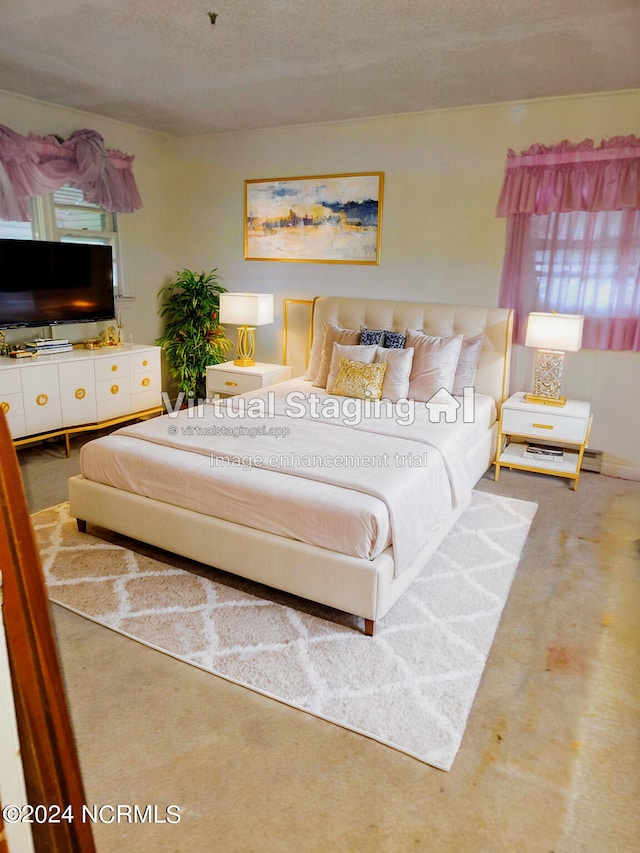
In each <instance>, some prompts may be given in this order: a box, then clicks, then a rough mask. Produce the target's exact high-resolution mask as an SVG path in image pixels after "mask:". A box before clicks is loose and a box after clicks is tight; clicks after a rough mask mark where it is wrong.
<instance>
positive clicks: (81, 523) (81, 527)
mask: <svg viewBox="0 0 640 853" xmlns="http://www.w3.org/2000/svg"><path fill="white" fill-rule="evenodd" d="M76 524H77V525H78V533H86V532H87V522H86V521H85V520H84V518H76Z"/></svg>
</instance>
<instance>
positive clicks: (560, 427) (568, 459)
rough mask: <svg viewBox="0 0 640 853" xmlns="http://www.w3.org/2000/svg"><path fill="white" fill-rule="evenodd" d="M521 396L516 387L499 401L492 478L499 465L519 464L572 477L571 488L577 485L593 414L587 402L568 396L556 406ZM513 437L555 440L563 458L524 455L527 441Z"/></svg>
mask: <svg viewBox="0 0 640 853" xmlns="http://www.w3.org/2000/svg"><path fill="white" fill-rule="evenodd" d="M524 397H525V395H524V392H523V391H519V392H518V393H517V394H513V395H512V396H511V397H509V399H508V400H505V402H504V403H503V404H502V410H501V413H500V424H499V427H498V450H497V455H496V461H495V463H494V464H495V480H496V481H497V480H498V478H499V477H500V468H501V467H506V468H518V469H520V470H522V471H539V472H540V473H543V474H553V475H554V476H556V477H567V478H569V479H570V480H573V488H574V490H575V489H577V488H578V480H579V478H580V466H581V464H582V456H583V454H584V450H585V447H586V446H587V444H588V442H589V432H590V431H591V421H592V418H593V415H592V414H591V411H590V406H589V403H585V402H583V401H581V400H567V402H566V404H565V405H564V406H562V407H560V406H557V407H556V406H546V405H544V404H538V403H527V402H526V401H525V399H524ZM514 437H515V438H518V439H532V440H535V441H536V442H537V443H541V444H551V445H555V444H557V445H559V446H561V447H563V448H564V454H563V459H562V461H561V462H558V461H553V460H551V461H550V460H548V459H546V458H543V459H531V458H529V457H528V456H525V455H524V452H525V450H526V449H527V443H526V442H521V441H513V439H514Z"/></svg>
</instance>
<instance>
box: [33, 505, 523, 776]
mask: <svg viewBox="0 0 640 853" xmlns="http://www.w3.org/2000/svg"><path fill="white" fill-rule="evenodd" d="M536 508H537V506H536V504H534V503H530V502H528V501H520V500H515V499H512V498H505V497H500V496H497V495H490V494H486V493H483V492H474V493H473V499H472V502H471V504H470V505H469V507H468V508H467V510H466V511H465V513H464V514H463V515H462V517H461V518H460V520H459V521H458V523H457V524H456V526H455V527H454V528H453V530H452V531H451V532H450V533H449V535H448V536H447V538H446V539H445V541H444V542H443V543H442V544H441V546H440V548H439V549H438V551H437V552H436V553H435V554H434V555H433V556H432V558H431V559H430V561H429V562H428V564H427V565H426V566H425V569H424V570H423V571H422V573H421V574H420V575H419V576H418V578H416V580H415V581H414V582H413V584H412V585H411V587H410V588H409V589H408V590H407V592H406V593H405V594H404V596H402V597H401V598H400V600H399V601H398V602H397V603H396V604H395V605H394V606H393V608H392V609H391V610H390V611H389V613H388V614H387V615H386V616H385V617H384V619H382V620H380V622H379V624H377V625H376V633H375V636H373V637H366V636H364V634H362V632H361V621H360V620H356V619H355V618H354V617H351V616H349V615H347V614H343V613H339V612H337V611H333V610H330V609H328V608H325V607H322V606H320V605H315V604H313V603H311V602H307V601H303V600H302V599H297V598H295V597H292V596H288V595H286V594H284V593H279V592H277V591H275V590H272V589H269V588H267V587H263V586H260V585H257V584H252V583H249V582H246V581H243V580H242V579H238V578H235V577H234V576H232V575H228V574H226V573H222V572H217V571H215V570H214V571H212V570H209V569H207V568H206V567H204V566H202V565H200V564H198V563H193V562H190V561H188V560H185V559H183V558H180V557H176V556H175V555H172V554H167V553H166V552H163V551H159V550H157V549H152V548H149V547H147V546H141V545H140V544H139V543H135V542H133V541H131V540H128V539H125V538H124V537H118V536H116V535H115V534H112V533H109V532H107V531H103V530H101V529H99V528H91V526H89V528H88V533H85V534H80V533H78V531H77V529H76V524H75V520H74V519H70V518H69V513H68V505H67V504H60V505H59V506H56V507H52V508H50V509H46V510H43V511H41V512H39V513H36V514H35V515H34V516H32V521H33V525H34V530H35V534H36V539H37V542H38V547H39V550H40V555H41V559H42V563H43V569H44V573H45V578H46V581H47V586H48V589H49V597H50V599H51V600H52V601H55V602H56V603H58V604H60V605H62V606H64V607H67V608H68V609H70V610H72V611H74V612H76V613H79V614H81V615H82V616H85V617H87V618H89V619H92V620H94V621H95V622H97V623H99V624H101V625H104V626H106V627H108V628H111V629H113V630H115V631H118V632H119V633H121V634H124V635H125V636H127V637H130V638H131V639H133V640H136V641H138V642H141V643H144V644H146V645H148V646H151V647H153V648H155V649H158V650H160V651H162V652H164V653H166V654H169V655H172V656H173V657H175V658H177V659H179V660H182V661H185V662H186V663H189V664H192V665H194V666H198V667H200V668H202V669H204V670H207V671H209V672H211V673H213V674H214V675H218V676H221V677H222V678H225V679H228V680H229V681H232V682H234V683H237V684H240V685H243V686H245V687H247V688H249V689H251V690H255V691H257V692H259V693H262V694H264V695H266V696H269V697H271V698H273V699H276V700H278V701H281V702H285V703H286V704H288V705H291V706H292V707H294V708H299V709H300V710H301V711H306V712H308V713H311V714H314V715H316V716H318V717H321V718H323V719H326V720H328V721H329V722H331V723H335V724H337V725H340V726H343V727H345V728H347V729H350V730H352V731H355V732H359V733H360V734H362V735H365V736H367V737H370V738H373V739H374V740H377V741H379V742H381V743H383V744H386V745H387V746H390V747H393V748H395V749H398V750H400V751H402V752H405V753H407V754H408V755H411V756H413V757H415V758H416V759H418V760H420V761H423V762H425V763H427V764H430V765H433V766H434V767H437V768H440V769H442V770H449V769H450V767H451V765H452V763H453V760H454V758H455V755H456V753H457V751H458V749H459V747H460V743H461V741H462V737H463V735H464V730H465V727H466V723H467V719H468V716H469V713H470V711H471V708H472V705H473V701H474V698H475V695H476V692H477V690H478V687H479V685H480V682H481V678H482V673H483V671H484V668H485V664H486V662H487V658H488V656H489V651H490V649H491V644H492V642H493V639H494V636H495V633H496V630H497V628H498V625H499V622H500V616H501V614H502V611H503V608H504V605H505V602H506V601H507V597H508V594H509V589H510V586H511V582H512V580H513V577H514V574H515V572H516V569H517V565H518V561H519V558H520V554H521V552H522V548H523V546H524V542H525V540H526V537H527V534H528V531H529V527H530V525H531V522H532V520H533V517H534V515H535V512H536ZM94 533H96V534H98V535H94ZM302 570H304V569H303V568H302Z"/></svg>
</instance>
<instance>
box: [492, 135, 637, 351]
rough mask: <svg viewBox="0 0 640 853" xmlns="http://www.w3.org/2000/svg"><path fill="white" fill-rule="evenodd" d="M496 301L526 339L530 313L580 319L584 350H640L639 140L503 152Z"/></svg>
mask: <svg viewBox="0 0 640 853" xmlns="http://www.w3.org/2000/svg"><path fill="white" fill-rule="evenodd" d="M497 214H498V216H506V217H508V221H507V241H506V242H507V245H506V253H505V260H504V267H503V271H502V281H501V286H500V299H499V304H500V306H501V307H508V308H514V309H515V312H516V320H515V332H514V338H515V340H516V342H517V343H523V342H524V334H525V328H526V320H527V316H528V314H529V313H530V312H531V311H559V312H561V313H571V314H574V313H580V314H584V316H585V323H584V331H583V344H582V345H583V347H585V348H587V349H612V350H636V351H637V350H640V139H638V138H636V137H634V136H628V137H614V138H613V139H609V140H605V141H603V142H602V143H601V145H600V146H599V147H598V148H594V145H593V142H592V141H591V140H585V141H584V142H581V143H577V144H574V143H571V142H567V141H565V142H561V143H560V144H559V145H555V146H551V147H546V146H543V145H539V144H536V145H533V146H531V148H529V149H528V150H527V151H525V152H523V153H522V155H520V156H516V155H515V154H514V152H513V151H509V152H508V156H507V163H506V168H505V179H504V184H503V187H502V192H501V194H500V200H499V202H498V210H497Z"/></svg>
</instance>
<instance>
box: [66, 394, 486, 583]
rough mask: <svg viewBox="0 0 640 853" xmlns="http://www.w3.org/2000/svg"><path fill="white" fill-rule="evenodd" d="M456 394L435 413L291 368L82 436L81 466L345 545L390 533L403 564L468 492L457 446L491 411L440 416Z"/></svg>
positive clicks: (216, 511)
mask: <svg viewBox="0 0 640 853" xmlns="http://www.w3.org/2000/svg"><path fill="white" fill-rule="evenodd" d="M405 402H406V401H405ZM452 405H453V406H454V409H453V410H452ZM455 406H456V404H455V401H454V402H453V403H452V402H451V401H448V405H447V406H443V407H442V408H441V409H440V410H439V411H440V413H441V414H440V420H439V421H438V420H437V418H438V410H434V409H433V407H432V408H431V409H428V408H427V407H426V406H424V404H415V407H414V408H413V409H412V410H411V411H410V410H409V408H408V406H404V405H403V404H399V405H398V406H397V407H391V406H390V405H382V406H381V407H380V408H379V409H378V408H375V407H373V408H372V404H370V403H369V402H368V401H356V400H352V399H350V398H336V397H331V396H330V395H327V394H326V392H324V391H321V390H320V389H311V387H310V385H309V383H307V382H304V381H303V380H294V381H292V382H290V383H283V384H282V385H280V386H273V388H271V389H265V390H263V391H262V392H260V393H259V394H251V395H245V396H244V398H237V397H236V398H230V399H229V400H227V401H222V402H216V403H213V404H207V405H203V406H200V407H196V408H193V409H187V410H183V411H181V412H178V413H174V414H170V415H165V416H163V417H161V418H155V419H153V420H150V421H146V422H143V423H139V424H135V425H133V426H128V427H125V428H123V429H121V430H118V431H117V432H115V433H113V434H111V435H110V436H107V437H105V438H101V439H97V440H95V441H93V442H90V443H89V444H87V445H85V447H83V449H82V452H81V471H82V474H83V476H85V477H87V478H89V479H92V480H96V481H98V482H102V483H106V484H107V485H111V486H114V487H116V488H120V489H125V490H127V491H131V492H136V493H139V494H143V495H145V496H147V497H151V498H155V499H157V500H162V501H165V502H167V503H171V504H175V505H179V506H184V507H186V508H188V509H192V510H195V511H197V512H202V513H205V514H208V515H214V516H217V517H220V518H224V519H225V520H227V521H232V522H235V523H239V524H244V525H247V526H251V527H255V528H258V529H262V530H266V531H269V532H272V533H276V534H277V535H282V536H287V537H289V538H296V539H300V540H302V541H305V542H308V543H310V544H313V545H319V546H320V547H325V548H329V549H331V550H334V551H340V552H342V553H346V554H350V555H352V556H358V557H363V558H365V559H372V558H373V557H375V556H377V555H378V554H379V553H381V551H383V550H384V549H385V548H386V547H388V545H389V544H390V543H393V551H394V563H395V566H396V573H399V572H401V571H402V570H403V568H405V567H406V566H408V565H410V563H411V561H412V560H413V559H414V557H415V556H416V555H417V553H418V552H419V550H420V549H421V548H422V547H423V546H424V544H425V543H426V541H427V539H428V536H429V533H430V531H431V530H432V528H433V527H434V526H435V525H436V524H437V523H438V522H439V521H440V520H441V519H442V518H443V517H444V516H445V515H446V514H447V513H448V512H449V511H450V510H451V508H452V507H453V506H455V505H456V504H457V503H458V502H460V501H462V500H464V499H465V497H466V496H467V495H468V492H469V491H470V489H471V485H472V484H471V483H470V481H469V475H468V469H467V465H466V459H465V450H466V449H467V448H468V447H470V446H471V445H472V444H473V442H474V441H475V440H476V437H479V435H480V434H481V433H482V432H483V431H484V430H486V429H487V427H488V425H489V423H490V422H491V421H492V420H493V419H494V418H495V408H494V407H493V406H492V401H489V399H488V398H478V397H477V396H476V398H475V400H474V407H475V409H474V418H473V421H472V422H471V423H464V422H463V420H462V417H461V414H462V413H461V412H460V413H459V414H460V416H459V417H458V418H457V420H456V422H455V423H447V422H445V417H451V415H452V414H453V411H454V410H455ZM467 414H468V413H467ZM365 415H366V417H365Z"/></svg>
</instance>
